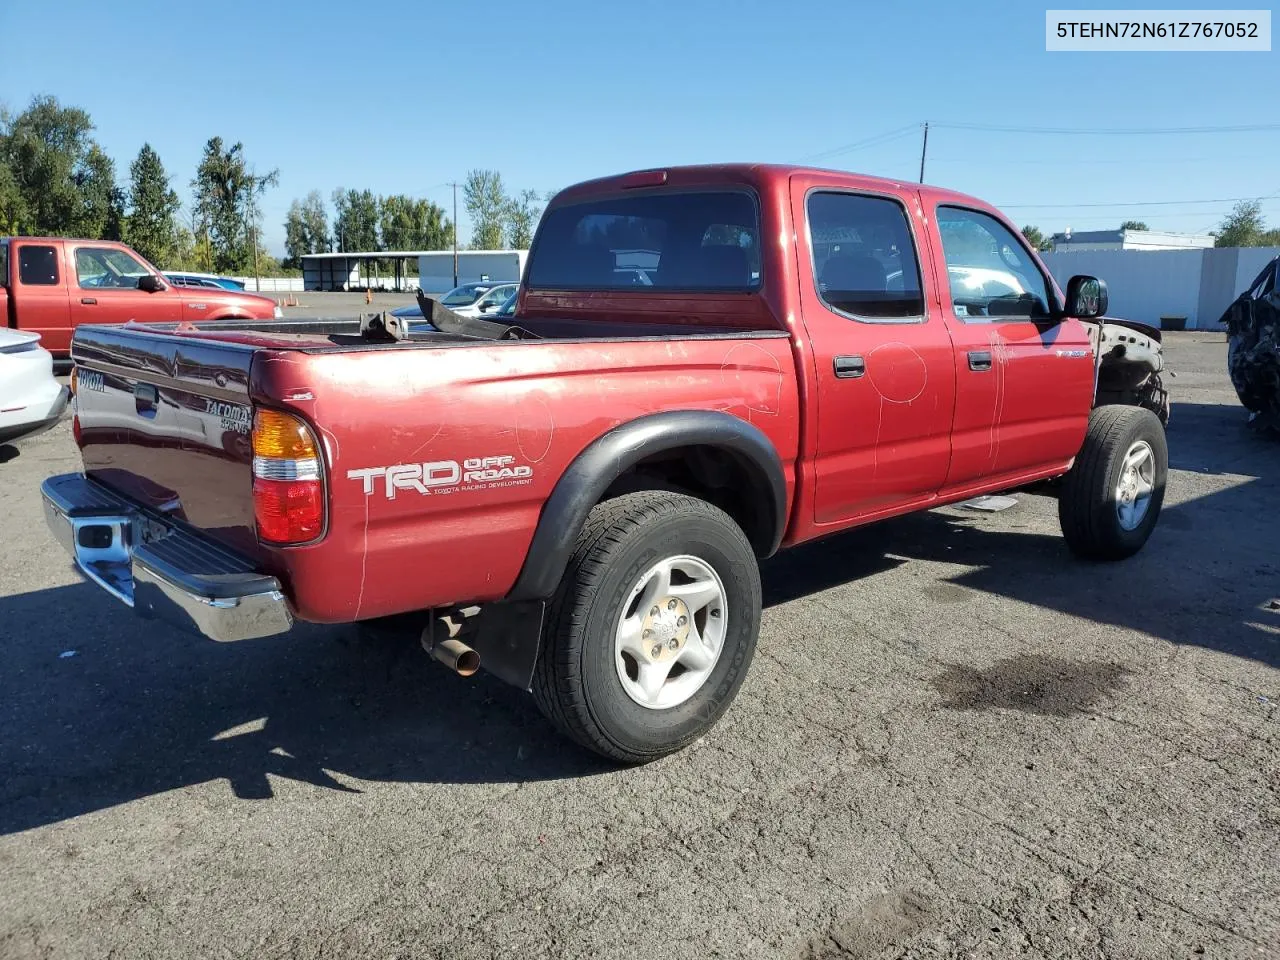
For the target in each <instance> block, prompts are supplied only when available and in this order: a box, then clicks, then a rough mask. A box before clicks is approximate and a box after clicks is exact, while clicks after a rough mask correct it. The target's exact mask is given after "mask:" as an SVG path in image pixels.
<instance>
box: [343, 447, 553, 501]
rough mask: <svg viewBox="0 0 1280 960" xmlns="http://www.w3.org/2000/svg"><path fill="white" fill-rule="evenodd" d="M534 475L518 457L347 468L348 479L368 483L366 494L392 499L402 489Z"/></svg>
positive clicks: (517, 480)
mask: <svg viewBox="0 0 1280 960" xmlns="http://www.w3.org/2000/svg"><path fill="white" fill-rule="evenodd" d="M532 477H533V467H530V466H526V465H525V464H517V463H516V458H515V457H473V458H471V459H469V460H463V461H462V462H461V463H459V462H458V461H457V460H432V461H430V462H428V463H397V464H394V465H392V466H389V467H365V468H364V469H363V470H348V471H347V479H348V480H359V481H360V482H361V483H362V484H363V485H364V495H365V496H366V497H370V496H375V495H376V494H377V493H384V494H385V496H386V498H387V499H388V500H394V499H395V498H396V494H397V493H398V492H400V491H402V490H412V491H413V492H415V493H420V494H424V495H427V494H442V493H457V492H458V491H467V490H488V489H489V488H491V487H519V486H523V485H525V484H527V483H529V482H530V481H531V479H532Z"/></svg>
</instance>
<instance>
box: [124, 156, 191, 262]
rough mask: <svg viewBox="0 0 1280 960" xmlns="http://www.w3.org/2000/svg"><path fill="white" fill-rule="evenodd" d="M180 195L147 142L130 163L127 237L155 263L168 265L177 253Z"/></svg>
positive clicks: (134, 246) (126, 223)
mask: <svg viewBox="0 0 1280 960" xmlns="http://www.w3.org/2000/svg"><path fill="white" fill-rule="evenodd" d="M179 206H180V204H179V202H178V194H177V193H176V192H175V191H174V190H173V188H172V187H170V186H169V175H168V174H167V173H165V170H164V164H162V163H161V162H160V155H159V154H158V153H156V152H155V150H154V149H152V147H151V144H149V143H144V144H143V145H142V149H141V150H139V151H138V156H137V158H136V159H135V160H134V161H133V163H132V164H130V166H129V216H128V219H127V220H126V221H125V237H126V238H127V239H128V241H129V244H130V246H132V247H133V248H134V249H135V250H137V251H138V252H139V253H140V254H142V255H143V256H144V257H146V258H147V259H148V260H150V261H151V262H152V263H154V264H157V265H159V266H161V267H167V266H169V265H170V264H173V263H175V262H176V259H177V254H178V208H179Z"/></svg>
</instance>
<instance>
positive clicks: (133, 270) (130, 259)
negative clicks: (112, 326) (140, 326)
mask: <svg viewBox="0 0 1280 960" xmlns="http://www.w3.org/2000/svg"><path fill="white" fill-rule="evenodd" d="M71 259H72V262H73V264H74V267H75V276H74V277H73V278H72V283H73V284H74V290H73V293H72V297H71V316H72V318H73V319H74V320H75V322H76V324H81V323H125V322H126V321H128V320H139V321H143V322H151V321H156V322H160V321H165V320H181V319H182V299H181V297H179V296H178V295H177V291H176V290H174V289H172V288H169V289H166V290H163V291H160V292H157V293H150V292H148V291H146V290H139V289H138V280H139V279H140V278H141V277H144V276H146V275H147V274H150V273H151V270H150V269H149V268H148V267H147V266H145V265H144V264H143V263H142V262H141V261H140V260H138V259H137V258H136V257H134V256H133V255H131V254H130V253H129V252H128V251H125V250H122V249H120V248H119V247H112V246H94V245H90V244H86V245H82V246H76V247H74V248H73V251H72V257H71Z"/></svg>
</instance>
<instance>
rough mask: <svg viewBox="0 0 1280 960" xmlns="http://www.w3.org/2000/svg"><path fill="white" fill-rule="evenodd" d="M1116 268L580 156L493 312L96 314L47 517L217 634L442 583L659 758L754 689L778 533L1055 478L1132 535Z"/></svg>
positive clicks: (896, 196)
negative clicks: (71, 450)
mask: <svg viewBox="0 0 1280 960" xmlns="http://www.w3.org/2000/svg"><path fill="white" fill-rule="evenodd" d="M641 274H643V276H640V275H641ZM1106 300H1107V298H1106V287H1105V284H1103V283H1102V282H1101V281H1099V280H1097V279H1095V278H1093V277H1074V278H1072V280H1071V282H1070V283H1069V284H1068V286H1067V289H1066V292H1065V293H1063V292H1062V291H1060V290H1059V289H1058V288H1057V286H1056V285H1055V283H1054V282H1053V280H1052V278H1051V277H1050V275H1049V273H1048V272H1047V271H1046V270H1045V268H1044V266H1043V265H1042V264H1041V263H1040V261H1039V259H1038V258H1037V256H1036V254H1035V252H1034V251H1033V250H1032V249H1031V248H1030V247H1028V246H1027V244H1026V243H1025V241H1024V240H1023V238H1022V236H1021V234H1020V233H1019V231H1018V230H1017V228H1016V227H1015V226H1014V225H1013V224H1012V223H1010V222H1009V221H1008V220H1006V219H1005V218H1004V217H1003V216H1002V215H1001V214H1000V213H999V212H997V211H996V210H995V209H993V208H992V207H990V206H989V205H987V204H985V203H983V202H981V201H979V200H976V199H973V198H972V197H967V196H964V195H961V194H958V193H953V192H949V191H946V190H941V189H937V188H934V187H929V186H921V185H917V184H906V183H898V182H893V181H887V180H880V179H873V178H869V177H861V176H855V175H851V174H844V173H836V172H831V171H822V170H814V169H807V168H796V167H780V166H746V165H732V166H708V167H690V168H672V169H667V170H648V171H640V172H637V173H632V174H626V175H622V176H618V177H611V178H607V179H602V180H596V181H592V182H588V183H584V184H580V185H578V186H574V187H571V188H569V189H567V190H564V191H563V192H561V193H560V194H559V195H557V196H556V198H555V199H554V201H553V202H552V203H551V204H550V205H549V207H548V209H547V211H546V213H545V214H544V216H543V218H542V221H541V223H540V225H539V227H538V230H537V233H536V236H535V239H534V243H533V246H532V250H531V253H530V257H529V261H528V264H527V267H526V271H525V276H524V278H523V280H522V285H521V289H520V294H519V301H518V306H517V308H516V311H515V314H514V316H513V317H510V318H504V323H503V324H493V323H487V322H486V321H483V320H480V321H474V320H468V321H465V322H464V321H462V320H461V318H457V317H456V316H453V315H450V314H449V313H448V311H446V310H443V309H441V308H439V307H438V306H432V305H430V304H429V303H424V302H423V301H422V300H420V304H422V305H423V309H424V313H425V314H426V319H424V321H422V322H420V323H418V324H417V325H413V324H410V325H409V326H408V327H407V328H404V327H400V328H399V329H398V330H394V329H390V327H391V326H392V325H394V323H396V321H395V320H394V319H393V318H383V322H382V323H377V322H370V320H369V319H366V321H365V322H358V321H322V320H297V321H294V320H288V321H277V322H275V323H266V324H252V325H250V324H237V323H204V324H187V325H181V326H179V325H176V324H152V325H144V326H136V327H135V326H130V327H128V328H119V327H109V326H93V327H88V326H86V327H81V328H80V329H79V330H78V331H77V334H76V338H75V342H74V344H73V347H72V352H73V356H74V359H75V363H76V378H77V391H76V401H75V402H76V416H75V420H74V425H73V428H74V432H75V436H76V438H77V442H78V443H79V445H80V448H81V451H82V456H83V460H84V473H83V474H79V473H77V474H68V475H65V476H60V477H53V478H51V479H49V480H48V481H46V483H45V485H44V488H43V497H44V502H45V509H46V517H47V519H48V522H49V525H50V528H51V530H52V531H53V533H54V535H55V536H56V537H57V538H58V540H59V541H60V542H61V543H62V544H63V545H64V546H65V547H66V549H67V550H69V551H70V552H71V553H72V555H73V556H74V557H75V560H76V563H77V565H78V566H79V568H80V570H81V571H83V573H84V574H85V575H86V576H87V577H88V578H89V579H91V580H93V581H94V582H96V583H98V584H99V585H100V586H102V587H104V588H105V589H106V590H108V591H109V592H110V593H112V594H113V595H114V596H116V597H117V598H119V599H121V600H123V601H124V602H126V603H128V604H130V605H132V606H133V607H135V609H136V610H137V611H138V612H140V613H143V614H145V615H149V616H159V617H164V618H167V619H170V620H172V621H174V622H178V623H181V624H183V625H184V626H187V627H189V628H193V629H195V630H198V631H200V632H202V633H204V634H205V635H207V636H210V637H212V638H214V639H218V640H240V639H248V638H252V637H258V636H265V635H268V634H272V633H276V632H280V631H283V630H286V629H288V628H289V626H290V625H291V624H292V622H293V620H294V618H295V617H297V618H301V619H304V620H309V621H317V622H325V623H336V622H351V621H366V620H371V619H375V618H389V617H399V618H400V619H403V618H404V617H405V616H409V617H410V618H420V620H419V623H418V626H419V627H421V628H425V629H423V632H422V637H423V643H424V645H425V646H427V647H428V648H429V649H430V650H431V651H432V652H433V654H434V655H435V656H436V657H437V658H438V659H441V660H442V661H444V662H446V663H448V664H449V665H451V666H452V667H453V668H454V669H456V670H457V671H458V672H460V673H463V674H468V673H470V672H473V671H474V670H475V669H476V668H477V666H479V665H483V666H484V667H485V668H486V669H488V670H489V671H491V672H492V673H494V674H496V675H497V676H499V677H501V678H502V679H504V680H507V681H509V682H511V683H513V684H515V685H517V686H519V687H521V688H524V689H530V690H532V692H533V693H534V695H535V697H536V700H537V702H538V704H539V706H540V707H541V708H542V710H543V711H544V713H545V714H546V715H547V716H548V717H549V718H550V719H551V720H552V721H553V723H555V724H556V725H557V726H558V727H559V728H560V729H561V730H562V731H564V732H565V733H567V734H568V735H570V736H571V737H573V738H574V739H575V740H577V741H578V742H579V743H582V744H584V745H585V746H587V747H589V748H591V749H593V750H596V751H598V752H600V753H602V754H604V755H606V756H609V757H613V758H615V759H618V760H622V761H627V762H641V761H645V760H649V759H652V758H654V757H657V756H661V755H663V754H665V753H669V752H671V751H673V750H676V749H679V748H681V747H683V746H685V745H687V744H688V743H690V742H692V740H694V739H695V738H697V737H698V736H700V735H701V734H702V733H704V732H705V731H706V730H707V729H708V728H709V727H710V726H711V725H712V724H713V723H715V721H716V720H717V718H718V717H719V716H720V715H721V714H722V713H723V711H724V710H725V709H726V708H727V707H728V705H729V702H730V701H731V700H732V699H733V697H734V696H735V694H736V693H737V690H738V688H739V686H740V685H741V683H742V681H743V677H744V675H745V672H746V669H747V667H748V664H749V663H750V661H751V657H752V653H753V651H754V648H755V644H756V637H757V634H758V631H759V626H760V616H761V590H760V578H759V571H758V566H757V563H758V561H759V560H760V559H761V558H764V557H768V556H769V555H770V554H772V553H774V552H775V551H776V550H778V549H779V547H788V546H791V545H794V544H798V543H802V542H804V541H807V540H812V539H814V538H817V537H823V536H827V535H830V534H835V533H838V532H840V531H843V530H847V529H849V528H851V527H854V526H858V525H860V524H865V523H868V522H870V521H873V520H877V519H881V518H884V517H890V516H894V515H897V514H902V513H906V512H909V511H913V510H923V509H928V508H930V507H935V506H938V505H940V504H945V503H951V502H955V501H959V500H964V499H967V498H970V497H973V496H975V495H978V494H983V493H991V492H995V491H1000V490H1006V489H1010V488H1014V487H1019V486H1022V485H1025V484H1030V483H1032V482H1035V481H1041V480H1047V479H1050V478H1061V483H1059V484H1057V485H1055V486H1052V487H1051V488H1052V489H1054V490H1055V491H1056V492H1057V495H1058V497H1059V516H1060V519H1061V525H1062V530H1063V533H1064V535H1065V539H1066V542H1067V545H1068V546H1069V547H1070V549H1071V550H1072V551H1073V552H1074V553H1076V554H1077V555H1079V556H1081V557H1086V558H1094V559H1119V558H1123V557H1126V556H1129V555H1130V554H1132V553H1134V552H1135V551H1137V550H1138V549H1140V548H1141V547H1142V546H1143V544H1144V543H1145V542H1146V540H1147V538H1148V536H1149V535H1150V533H1151V531H1152V529H1153V527H1154V526H1155V523H1156V520H1157V517H1158V516H1159V513H1160V508H1161V504H1162V500H1163V496H1164V485H1165V476H1166V472H1167V464H1168V455H1167V448H1166V444H1165V436H1164V428H1163V424H1162V416H1161V414H1162V413H1163V411H1165V410H1166V409H1167V407H1166V406H1165V404H1166V403H1167V399H1166V397H1165V395H1164V394H1163V390H1162V388H1161V387H1160V386H1159V371H1160V366H1161V363H1162V361H1161V355H1160V343H1159V337H1160V335H1159V332H1158V331H1155V330H1151V329H1148V328H1144V327H1143V326H1142V325H1140V324H1130V323H1126V322H1124V321H1104V320H1103V319H1102V314H1103V313H1104V312H1105V309H1106ZM428 321H430V322H428ZM455 321H457V322H455ZM388 330H390V333H388Z"/></svg>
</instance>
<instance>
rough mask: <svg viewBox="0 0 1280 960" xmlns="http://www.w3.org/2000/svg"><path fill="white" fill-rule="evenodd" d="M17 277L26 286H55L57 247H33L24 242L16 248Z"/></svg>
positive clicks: (56, 280)
mask: <svg viewBox="0 0 1280 960" xmlns="http://www.w3.org/2000/svg"><path fill="white" fill-rule="evenodd" d="M18 279H19V280H20V281H21V282H22V284H23V285H24V286H28V287H54V286H57V284H58V251H57V248H56V247H33V246H31V245H30V244H26V243H24V244H23V245H22V246H21V247H19V248H18Z"/></svg>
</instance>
